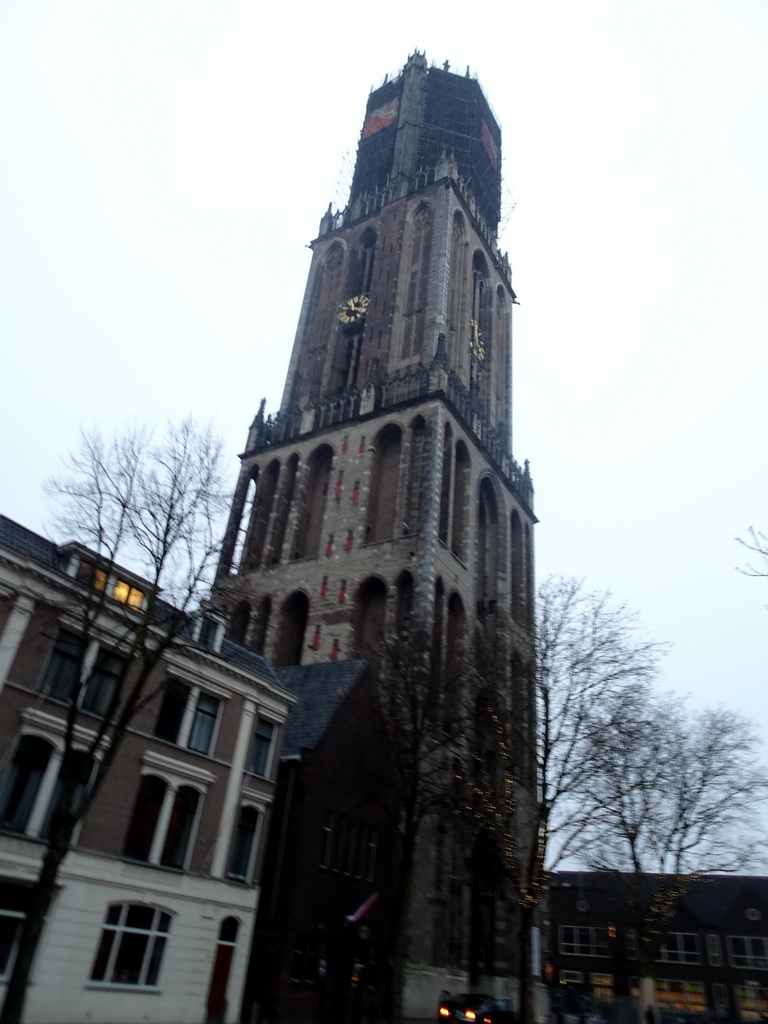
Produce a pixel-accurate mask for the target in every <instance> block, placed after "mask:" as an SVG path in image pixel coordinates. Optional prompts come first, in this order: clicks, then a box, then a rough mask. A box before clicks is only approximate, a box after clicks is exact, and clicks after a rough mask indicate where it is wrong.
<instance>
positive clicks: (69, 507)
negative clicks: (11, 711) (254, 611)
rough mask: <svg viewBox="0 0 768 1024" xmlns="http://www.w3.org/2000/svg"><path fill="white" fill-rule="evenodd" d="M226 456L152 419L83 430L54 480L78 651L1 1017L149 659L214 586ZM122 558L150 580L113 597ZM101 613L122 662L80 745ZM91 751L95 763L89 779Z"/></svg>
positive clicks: (26, 971)
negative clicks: (73, 552) (70, 563)
mask: <svg viewBox="0 0 768 1024" xmlns="http://www.w3.org/2000/svg"><path fill="white" fill-rule="evenodd" d="M220 464H221V446H220V443H219V441H218V440H217V439H215V438H214V437H213V436H212V434H211V432H210V430H207V429H202V430H201V429H200V428H198V427H197V426H196V425H195V424H194V423H193V422H192V421H190V420H186V421H184V422H183V423H181V424H180V425H178V426H169V428H168V430H167V432H166V433H165V435H164V436H163V437H162V438H156V437H155V435H154V434H153V432H152V431H150V430H146V429H131V430H128V431H127V432H125V433H124V434H122V435H120V436H116V437H114V438H111V439H107V440H105V439H104V438H102V437H101V436H100V435H99V434H98V433H86V434H84V435H83V438H82V446H81V450H80V452H79V454H77V455H75V456H73V457H72V458H71V459H70V460H69V462H68V463H67V464H66V468H65V472H64V474H63V475H62V476H61V477H58V478H56V479H54V480H52V481H51V482H50V483H49V484H48V490H49V493H50V494H51V495H52V496H53V498H54V499H55V500H56V502H57V508H56V514H55V525H56V527H57V530H58V531H59V532H61V533H63V534H64V535H65V536H66V537H67V539H71V538H73V537H74V538H76V539H77V540H78V541H79V542H80V543H81V544H83V545H85V548H83V549H81V556H82V557H81V559H80V568H79V570H78V574H77V579H76V581H73V589H74V591H75V598H74V601H75V603H74V604H73V601H72V592H71V591H70V592H69V594H68V597H67V606H66V607H67V612H68V615H69V617H70V618H75V619H77V621H78V650H79V661H78V666H77V673H76V680H75V683H74V685H73V688H72V692H71V694H70V695H69V697H68V706H67V711H66V723H65V731H64V737H63V742H64V750H63V759H62V764H61V770H60V775H59V789H58V797H57V804H56V809H55V813H54V815H53V819H52V825H51V828H50V833H49V838H48V845H47V847H46V850H45V853H44V855H43V858H42V864H41V868H40V872H39V875H38V878H37V881H36V883H35V885H34V888H33V893H32V898H31V901H30V906H29V910H28V913H27V916H26V919H25V921H24V924H23V927H22V930H21V935H20V939H19V947H18V953H17V957H16V961H15V965H14V968H13V972H12V974H11V977H10V979H9V981H8V985H7V989H6V995H5V1000H4V1004H3V1010H2V1014H1V1015H0V1021H2V1024H18V1022H19V1021H20V1020H21V1016H22V1012H23V1008H24V1000H25V997H26V991H27V985H28V982H29V976H30V971H31V968H32V963H33V959H34V955H35V951H36V949H37V947H38V944H39V941H40V938H41V935H42V931H43V926H44V922H45V918H46V914H47V912H48V910H49V908H50V906H51V903H52V900H53V898H54V894H55V892H56V884H57V878H58V875H59V870H60V868H61V864H62V861H63V860H64V857H65V856H66V854H67V851H68V850H69V848H70V845H71V842H72V836H73V833H74V831H75V829H76V827H77V825H78V823H79V822H80V821H81V820H82V819H83V816H84V815H85V813H86V811H87V809H88V807H89V806H90V804H91V803H92V801H93V799H94V797H95V796H96V794H97V792H98V791H99V789H100V787H101V785H102V784H103V782H104V780H105V778H106V777H107V775H108V774H109V771H110V769H111V767H112V764H113V762H114V759H115V756H116V754H117V752H118V750H119V748H120V745H121V742H122V740H123V737H124V736H125V734H126V731H127V729H128V727H129V725H130V722H131V720H132V718H133V716H134V715H135V713H136V712H137V710H138V709H139V708H140V707H141V705H142V703H143V702H144V701H145V700H146V699H148V697H149V696H151V694H150V693H149V692H148V691H149V689H150V685H151V682H150V677H151V676H152V673H153V670H154V669H155V667H156V666H157V665H158V663H159V661H160V659H161V658H162V657H163V656H164V654H165V653H166V652H167V651H168V650H169V649H170V648H171V647H172V646H173V645H175V644H177V643H179V642H181V641H182V639H183V637H182V632H183V631H184V629H185V627H187V626H188V624H189V617H190V613H191V612H192V611H193V610H194V609H195V608H197V607H198V606H199V604H200V602H201V600H203V599H204V598H205V596H206V594H207V592H208V589H209V587H210V583H211V581H212V579H213V571H214V569H215V560H216V556H217V553H218V538H219V536H220V532H221V527H222V523H223V515H224V513H225V511H226V507H227V493H226V491H225V489H224V486H223V480H222V475H221V469H220ZM118 560H119V562H120V563H121V564H123V565H125V564H130V565H131V566H132V568H134V569H135V570H137V571H138V572H139V573H141V575H142V577H143V579H144V580H145V584H146V587H145V590H144V592H143V593H142V594H141V598H142V600H141V601H139V600H130V599H123V600H122V602H121V600H119V599H118V600H115V598H114V593H113V592H112V591H111V590H110V589H109V587H108V581H109V579H110V577H111V576H113V575H114V572H115V571H118V572H119V570H120V565H119V564H118ZM105 620H108V621H109V625H110V628H111V629H112V631H113V634H114V633H115V631H116V634H117V635H116V636H115V640H116V647H117V648H118V649H119V651H120V653H121V655H122V662H121V669H120V672H119V675H117V677H116V680H115V682H114V685H113V687H112V689H111V691H110V692H109V693H108V694H107V696H106V698H105V700H104V707H103V716H102V717H101V719H100V721H99V725H98V727H97V728H96V729H95V730H93V735H92V738H90V739H89V740H88V743H87V747H86V749H85V750H83V747H82V743H78V746H77V747H76V746H75V743H74V740H75V735H76V727H77V723H78V717H79V703H80V697H81V695H82V693H83V691H84V688H85V687H86V686H87V684H88V677H89V674H90V673H89V666H88V665H87V664H86V659H85V655H86V650H87V648H88V646H89V641H90V639H91V638H92V637H94V636H97V635H98V630H99V628H100V627H103V625H104V622H105ZM97 754H98V756H96V755H97ZM84 759H85V761H86V762H89V763H90V762H93V764H94V765H95V767H94V769H93V772H92V774H91V776H90V778H89V779H88V781H87V785H83V779H82V765H83V762H84Z"/></svg>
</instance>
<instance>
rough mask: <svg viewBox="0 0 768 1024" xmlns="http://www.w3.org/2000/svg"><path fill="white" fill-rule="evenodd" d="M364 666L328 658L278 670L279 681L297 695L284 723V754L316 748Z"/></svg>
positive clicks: (287, 755)
mask: <svg viewBox="0 0 768 1024" xmlns="http://www.w3.org/2000/svg"><path fill="white" fill-rule="evenodd" d="M365 669H366V663H365V662H364V661H328V662H325V663H323V664H320V665H290V666H289V667H287V668H279V669H277V670H276V675H277V680H278V682H279V683H280V685H281V686H284V687H285V689H286V690H288V691H289V692H290V693H292V694H294V695H295V696H296V697H297V698H298V700H297V701H296V703H295V704H294V705H293V707H292V708H291V710H290V712H289V714H288V721H287V722H286V725H285V735H284V738H283V757H295V756H296V755H297V754H299V753H301V751H302V750H314V749H315V747H316V746H317V744H318V743H319V742H320V740H321V739H322V737H323V735H324V734H325V730H326V729H327V728H328V725H329V724H330V722H331V719H332V718H333V716H334V715H335V714H336V712H337V711H338V709H339V707H340V706H341V704H342V703H343V701H344V699H345V697H346V696H347V695H348V694H349V692H350V691H351V690H352V688H353V687H354V686H355V685H356V684H357V683H358V682H359V680H360V679H361V678H362V677H363V675H364V673H365Z"/></svg>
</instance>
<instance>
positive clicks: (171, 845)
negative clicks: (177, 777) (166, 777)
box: [160, 786, 200, 868]
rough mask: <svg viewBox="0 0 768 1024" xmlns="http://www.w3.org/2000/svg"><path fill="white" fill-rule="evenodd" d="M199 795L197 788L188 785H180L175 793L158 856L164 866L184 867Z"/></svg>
mask: <svg viewBox="0 0 768 1024" xmlns="http://www.w3.org/2000/svg"><path fill="white" fill-rule="evenodd" d="M199 796H200V794H199V793H198V792H197V790H196V789H192V788H191V787H189V786H182V788H181V789H180V790H179V791H178V793H177V794H176V799H175V800H174V803H173V811H172V812H171V820H170V821H169V822H168V831H167V832H166V836H165V846H164V847H163V855H162V857H161V858H160V863H161V864H163V865H164V866H165V867H169V868H183V867H184V861H185V860H186V856H187V848H188V846H189V839H190V836H191V834H192V825H193V824H194V820H195V812H196V811H197V803H198V799H199Z"/></svg>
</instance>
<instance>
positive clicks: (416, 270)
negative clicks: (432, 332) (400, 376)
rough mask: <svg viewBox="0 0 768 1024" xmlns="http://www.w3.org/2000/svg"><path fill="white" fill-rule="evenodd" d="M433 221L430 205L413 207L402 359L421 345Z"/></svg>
mask: <svg viewBox="0 0 768 1024" xmlns="http://www.w3.org/2000/svg"><path fill="white" fill-rule="evenodd" d="M433 221H434V214H433V213H432V208H431V207H430V206H427V204H426V203H422V204H421V206H420V207H419V208H418V210H417V211H416V215H415V217H414V218H413V223H412V225H411V245H410V253H409V261H408V264H407V268H406V273H407V276H406V293H405V302H404V304H403V317H404V319H405V327H404V330H403V358H404V359H410V358H411V356H416V355H420V354H421V351H422V348H423V345H424V324H425V322H426V317H427V289H428V287H429V262H430V256H431V253H432V225H433Z"/></svg>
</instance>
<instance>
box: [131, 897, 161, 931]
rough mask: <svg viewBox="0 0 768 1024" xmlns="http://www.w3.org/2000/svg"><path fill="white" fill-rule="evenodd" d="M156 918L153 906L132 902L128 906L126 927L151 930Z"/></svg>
mask: <svg viewBox="0 0 768 1024" xmlns="http://www.w3.org/2000/svg"><path fill="white" fill-rule="evenodd" d="M154 918H155V911H154V908H153V907H145V906H142V904H141V903H132V904H131V905H130V906H129V907H128V913H127V914H126V917H125V927H126V928H142V929H144V931H149V930H150V929H151V928H152V922H153V920H154Z"/></svg>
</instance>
